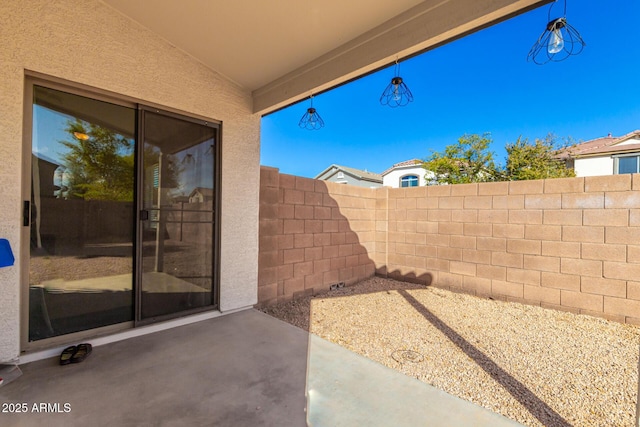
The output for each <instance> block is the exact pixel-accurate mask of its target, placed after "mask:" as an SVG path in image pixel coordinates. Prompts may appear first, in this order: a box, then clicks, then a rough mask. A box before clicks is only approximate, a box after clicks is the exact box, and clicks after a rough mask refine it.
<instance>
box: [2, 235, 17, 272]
mask: <svg viewBox="0 0 640 427" xmlns="http://www.w3.org/2000/svg"><path fill="white" fill-rule="evenodd" d="M15 260H16V259H15V258H14V257H13V252H11V245H9V241H8V240H7V239H0V267H10V266H12V265H13V262H14V261H15Z"/></svg>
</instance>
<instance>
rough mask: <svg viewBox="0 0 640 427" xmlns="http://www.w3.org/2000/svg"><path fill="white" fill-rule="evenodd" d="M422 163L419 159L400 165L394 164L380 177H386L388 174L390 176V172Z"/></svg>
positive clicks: (406, 161)
mask: <svg viewBox="0 0 640 427" xmlns="http://www.w3.org/2000/svg"><path fill="white" fill-rule="evenodd" d="M422 163H423V161H422V160H419V159H411V160H405V161H404V162H400V163H396V164H394V165H393V166H391V167H390V168H389V169H387V170H385V171H384V172H382V173H381V174H380V175H382V176H385V175H386V174H388V173H389V172H391V171H392V170H394V169H397V168H401V167H404V166H414V165H422Z"/></svg>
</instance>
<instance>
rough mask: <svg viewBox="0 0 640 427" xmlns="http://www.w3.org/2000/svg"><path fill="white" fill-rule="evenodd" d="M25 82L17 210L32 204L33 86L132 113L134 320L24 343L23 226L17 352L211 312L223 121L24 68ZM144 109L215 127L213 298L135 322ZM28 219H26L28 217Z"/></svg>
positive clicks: (26, 255) (216, 293)
mask: <svg viewBox="0 0 640 427" xmlns="http://www.w3.org/2000/svg"><path fill="white" fill-rule="evenodd" d="M24 75H25V78H24V101H23V102H24V105H23V132H22V136H23V138H22V173H21V177H20V178H21V187H22V198H21V199H20V209H21V210H22V209H23V203H24V201H30V200H31V180H32V170H31V167H32V166H31V156H32V138H33V132H32V131H33V87H34V86H36V85H37V86H43V87H47V88H51V89H54V90H59V91H63V92H68V93H72V94H75V95H79V96H83V97H87V98H91V99H95V100H98V101H104V102H109V103H112V104H116V105H121V106H124V107H128V108H133V109H134V110H136V128H137V129H136V132H137V135H136V147H135V148H136V149H135V151H136V154H135V156H136V159H135V183H134V187H135V188H134V206H135V207H134V209H135V213H134V221H135V224H134V236H132V238H133V242H134V246H135V247H134V254H133V271H132V275H133V307H132V310H134V313H133V314H134V316H133V319H134V320H132V321H127V322H122V323H118V324H114V325H109V326H103V327H100V328H95V329H88V330H85V331H80V332H74V333H70V334H66V335H59V336H55V337H51V338H45V339H42V340H38V341H29V267H30V229H31V227H30V226H29V225H27V226H25V225H24V224H23V225H22V227H21V229H22V231H21V233H20V234H21V239H20V264H19V272H18V274H19V281H20V284H21V289H20V298H21V302H20V314H19V318H20V352H21V353H22V354H24V353H29V352H33V351H38V350H43V349H47V348H51V347H55V346H59V345H63V344H66V343H70V342H77V341H79V340H86V339H90V338H96V337H100V336H106V335H112V334H114V333H118V332H123V331H126V330H130V329H132V328H135V327H137V326H143V325H148V324H150V323H155V322H160V321H164V320H168V319H172V318H179V317H186V316H190V315H193V314H196V313H202V312H205V311H216V310H218V309H219V306H220V259H221V256H220V253H221V252H220V245H221V243H220V234H221V224H220V219H221V217H222V216H221V201H222V186H221V179H222V137H223V135H222V133H223V132H222V122H221V121H218V120H213V119H209V118H206V117H203V116H199V115H197V114H192V113H188V112H184V111H180V110H178V109H175V108H171V107H167V106H161V105H157V104H154V103H150V102H145V101H142V100H139V99H136V98H133V97H130V96H126V95H121V94H117V93H114V92H110V91H107V90H104V89H100V88H96V87H93V86H88V85H84V84H80V83H75V82H71V81H68V80H65V79H61V78H58V77H53V76H49V75H46V74H43V73H39V72H35V71H31V70H25V74H24ZM142 109H148V110H149V111H155V112H161V113H162V114H167V115H173V116H174V117H177V118H180V119H183V120H190V121H194V122H196V123H204V124H207V125H209V126H212V127H215V128H216V129H217V140H216V144H215V147H214V156H215V159H214V161H215V163H214V177H213V179H214V186H215V187H214V212H213V221H214V224H213V242H212V245H213V247H212V251H213V265H212V276H213V277H212V288H213V289H212V298H213V304H212V305H210V306H206V307H201V308H198V309H194V310H189V311H185V312H180V313H177V314H175V315H168V316H162V317H158V318H153V319H146V320H144V321H138V320H137V319H138V318H139V312H138V310H139V297H138V295H137V293H138V288H139V283H140V282H139V280H140V278H139V277H138V276H139V275H141V270H140V267H139V263H140V261H139V258H138V257H139V256H140V253H139V251H140V249H141V247H140V245H141V240H140V237H139V236H140V228H141V227H140V204H141V200H140V197H139V194H140V193H139V190H140V185H141V179H140V175H139V174H140V173H142V172H141V170H140V162H139V159H138V158H137V157H138V156H139V152H140V149H141V146H142V144H141V143H140V142H139V141H140V139H139V137H140V132H141V130H140V129H141V125H140V116H141V110H142ZM29 216H30V215H29Z"/></svg>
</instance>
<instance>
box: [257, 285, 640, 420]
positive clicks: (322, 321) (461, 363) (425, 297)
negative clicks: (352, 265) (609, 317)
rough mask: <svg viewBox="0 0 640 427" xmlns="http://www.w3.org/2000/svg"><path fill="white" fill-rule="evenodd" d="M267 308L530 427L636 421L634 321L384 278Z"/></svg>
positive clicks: (638, 334)
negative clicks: (628, 322) (631, 323)
mask: <svg viewBox="0 0 640 427" xmlns="http://www.w3.org/2000/svg"><path fill="white" fill-rule="evenodd" d="M263 311H264V312H265V313H267V314H270V315H272V316H274V317H277V318H279V319H282V320H284V321H286V322H289V323H291V324H293V325H295V326H298V327H300V328H303V329H305V330H308V331H310V332H312V333H314V334H316V335H318V336H320V337H322V338H325V339H327V340H329V341H332V342H334V343H337V344H340V345H342V346H343V347H346V348H347V349H349V350H351V351H354V352H356V353H359V354H361V355H363V356H365V357H368V358H370V359H372V360H375V361H377V362H379V363H381V364H383V365H386V366H388V367H390V368H392V369H396V370H398V371H400V372H402V373H404V374H406V375H409V376H412V377H415V378H418V379H419V380H421V381H424V382H426V383H428V384H431V385H433V386H435V387H438V388H440V389H442V390H444V391H446V392H448V393H450V394H453V395H455V396H458V397H461V398H463V399H466V400H469V401H471V402H474V403H476V404H478V405H481V406H484V407H485V408H488V409H491V410H492V411H495V412H497V413H500V414H502V415H504V416H506V417H509V418H511V419H513V420H516V421H518V422H520V423H522V424H525V425H528V426H569V425H572V426H634V417H635V407H636V404H635V402H636V398H637V396H636V395H637V387H638V347H639V344H640V328H638V327H635V326H630V325H622V324H619V323H615V322H610V321H606V320H602V319H598V318H595V317H590V316H584V315H575V314H571V313H565V312H559V311H555V310H547V309H543V308H540V307H533V306H527V305H522V304H517V303H506V302H502V301H494V300H489V299H482V298H477V297H474V296H470V295H463V294H457V293H452V292H449V291H445V290H442V289H437V288H431V287H420V286H417V285H412V284H407V283H402V282H397V281H394V280H389V279H381V278H373V279H370V280H367V281H364V282H361V283H359V284H356V285H354V286H352V287H348V288H343V289H339V290H336V291H331V292H329V293H326V294H322V295H317V296H314V297H307V298H302V299H298V300H294V301H291V302H289V303H285V304H279V305H275V306H271V307H266V308H264V309H263Z"/></svg>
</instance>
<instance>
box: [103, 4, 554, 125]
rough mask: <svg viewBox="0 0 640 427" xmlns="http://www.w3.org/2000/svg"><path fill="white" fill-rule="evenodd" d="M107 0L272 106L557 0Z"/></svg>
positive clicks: (261, 108) (262, 107)
mask: <svg viewBox="0 0 640 427" xmlns="http://www.w3.org/2000/svg"><path fill="white" fill-rule="evenodd" d="M103 1H104V2H105V3H106V4H108V5H110V6H111V7H113V8H115V9H116V10H118V11H120V12H121V13H123V14H124V15H126V16H128V17H130V18H131V19H133V20H135V21H137V22H139V23H140V24H142V25H144V26H145V27H147V28H149V29H150V30H151V31H153V32H155V33H157V34H158V35H159V36H161V37H163V38H164V39H166V40H167V41H169V42H170V43H171V44H173V45H174V46H176V47H177V48H179V49H181V50H183V51H185V52H187V53H188V54H189V55H191V56H192V57H194V58H196V59H197V60H199V61H200V62H202V63H203V64H205V65H206V66H207V67H209V68H211V69H212V70H214V71H216V72H219V73H220V74H222V75H224V76H226V77H227V78H229V79H231V80H232V81H234V82H236V83H237V84H238V85H240V86H241V87H243V88H244V89H246V90H249V91H251V92H252V96H253V111H254V112H255V113H259V114H267V113H270V112H273V111H275V110H278V109H280V108H283V107H285V106H287V105H290V104H292V103H295V102H297V101H299V100H301V99H304V98H306V97H308V96H309V95H310V94H311V93H312V92H313V93H319V92H322V91H325V90H328V89H330V88H332V87H335V86H338V85H340V84H343V83H345V82H348V81H350V80H353V79H355V78H357V77H360V76H363V75H365V74H368V73H371V72H373V71H376V70H378V69H380V68H383V67H385V66H388V65H390V64H392V63H393V62H394V61H395V60H396V57H397V58H399V59H403V58H407V57H410V56H413V55H416V54H419V53H421V52H424V51H427V50H429V49H432V48H434V47H437V46H439V45H442V44H444V43H447V42H449V41H452V40H455V39H456V38H459V37H462V36H464V35H466V34H469V33H472V32H474V31H477V30H479V29H482V28H485V27H487V26H490V25H492V24H495V23H497V22H500V21H503V20H505V19H508V18H510V17H512V16H515V15H518V14H520V13H523V12H526V11H528V10H531V9H533V8H536V7H539V6H541V5H544V4H546V3H549V2H551V1H552V0H424V1H420V0H394V1H379V2H372V1H371V0H349V1H344V0H324V1H315V2H311V1H301V0H272V1H255V0H254V1H252V0H240V1H221V0H182V1H177V0H154V2H153V7H150V6H149V5H150V3H149V2H147V1H145V0H103ZM527 48H528V46H524V47H523V49H527Z"/></svg>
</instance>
